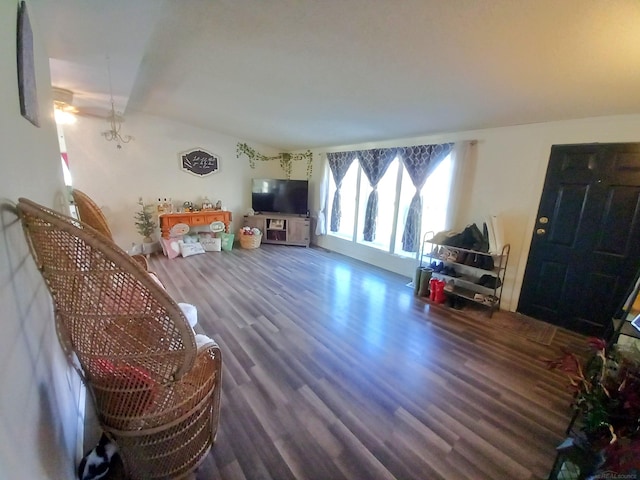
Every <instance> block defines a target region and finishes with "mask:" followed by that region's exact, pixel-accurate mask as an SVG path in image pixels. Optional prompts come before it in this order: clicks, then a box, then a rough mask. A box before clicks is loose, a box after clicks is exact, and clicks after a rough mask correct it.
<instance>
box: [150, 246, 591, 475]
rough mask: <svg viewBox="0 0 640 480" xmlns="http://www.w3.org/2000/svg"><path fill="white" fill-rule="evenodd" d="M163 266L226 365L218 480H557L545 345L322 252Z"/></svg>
mask: <svg viewBox="0 0 640 480" xmlns="http://www.w3.org/2000/svg"><path fill="white" fill-rule="evenodd" d="M150 264H151V267H152V269H153V270H155V271H156V272H157V274H158V275H159V277H160V278H161V279H162V281H163V282H164V284H165V285H166V287H167V290H168V291H169V292H170V293H171V294H172V296H173V297H174V298H175V299H176V300H177V301H184V302H189V303H192V304H194V305H196V306H197V307H198V315H199V328H200V329H201V330H202V331H203V332H204V333H206V334H207V335H209V336H210V337H212V338H213V339H215V341H216V342H218V344H219V345H220V347H221V349H222V352H223V369H224V372H223V377H222V378H223V385H222V410H221V418H220V428H219V434H218V438H217V442H216V444H215V446H214V448H213V450H212V452H211V453H210V454H209V456H208V457H207V459H206V460H205V461H204V463H203V464H202V466H201V467H200V468H199V469H198V471H197V473H196V477H197V479H198V480H214V479H227V480H230V479H278V480H285V479H294V478H295V479H332V480H333V479H336V480H338V479H358V480H360V479H362V480H368V479H375V480H377V479H394V478H395V479H416V480H425V479H434V480H437V479H451V480H461V479H465V478H466V479H473V480H480V479H538V478H546V477H547V475H548V473H549V471H550V469H551V466H552V464H553V461H554V456H555V451H554V449H555V446H556V445H557V444H558V443H559V442H560V441H561V440H562V438H563V433H564V430H565V428H566V425H567V422H568V419H569V414H570V410H569V403H570V394H569V392H568V390H567V382H566V379H565V377H564V376H563V375H562V374H560V373H557V372H553V371H549V370H548V369H547V368H546V366H545V363H544V360H545V359H549V358H555V357H557V356H559V354H560V353H561V349H562V348H563V347H567V348H569V349H578V350H579V349H581V348H582V345H583V337H581V336H579V335H577V334H573V333H571V332H567V331H564V330H558V332H557V333H556V335H555V337H554V339H553V342H552V343H551V345H549V346H547V345H542V344H540V343H536V342H534V341H531V340H530V339H527V338H525V337H523V336H518V335H515V334H513V333H512V332H506V331H504V330H501V329H500V328H497V326H496V325H495V322H494V319H490V318H480V319H478V318H477V316H476V317H475V318H471V317H467V316H465V315H464V314H461V313H459V312H457V311H454V310H450V309H447V308H446V307H441V306H430V305H429V304H427V303H425V302H424V301H422V300H420V299H417V298H415V297H414V296H413V290H412V289H411V288H409V287H407V286H406V284H407V282H408V281H409V280H410V279H408V278H405V277H401V276H399V275H395V274H392V273H389V272H386V271H383V270H380V269H377V268H375V267H371V266H368V265H366V264H364V263H360V262H357V261H354V260H351V259H348V258H347V257H344V256H341V255H338V254H334V253H329V252H325V251H323V250H319V249H313V248H310V249H307V248H300V247H287V246H277V245H262V246H261V247H260V248H259V249H255V250H242V249H239V248H238V249H235V248H234V249H233V250H232V251H229V252H220V253H217V252H210V253H207V254H205V255H196V256H192V257H189V258H186V259H184V258H177V259H174V260H168V259H166V258H165V257H162V256H156V257H152V258H151V260H150Z"/></svg>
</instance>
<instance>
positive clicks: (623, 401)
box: [549, 338, 640, 474]
mask: <svg viewBox="0 0 640 480" xmlns="http://www.w3.org/2000/svg"><path fill="white" fill-rule="evenodd" d="M587 344H588V346H589V352H590V355H588V357H587V358H586V361H585V362H584V363H583V361H582V360H581V359H580V358H579V357H578V356H577V355H575V354H574V353H569V352H567V353H565V355H564V356H563V357H562V358H560V359H558V360H554V361H551V362H549V367H550V368H555V369H559V370H562V371H564V372H565V373H566V374H567V375H568V377H569V381H570V384H571V388H572V390H573V391H574V400H573V404H572V406H573V408H574V409H575V411H576V413H577V414H578V415H577V419H578V425H580V429H581V433H582V435H583V436H584V438H583V439H582V440H583V442H584V443H585V444H586V445H587V448H588V449H589V450H591V452H592V453H593V455H594V457H596V456H599V457H601V463H602V464H601V465H600V466H599V467H598V468H599V469H600V470H601V471H607V472H615V473H620V474H622V473H638V472H640V350H638V348H633V347H628V348H622V347H620V346H619V345H616V346H614V347H611V348H609V351H607V343H606V342H605V341H604V340H602V339H599V338H589V339H588V340H587Z"/></svg>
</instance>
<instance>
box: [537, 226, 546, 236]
mask: <svg viewBox="0 0 640 480" xmlns="http://www.w3.org/2000/svg"><path fill="white" fill-rule="evenodd" d="M545 233H547V231H546V230H545V229H544V228H538V229H537V230H536V235H544V234H545Z"/></svg>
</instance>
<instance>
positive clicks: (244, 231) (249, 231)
mask: <svg viewBox="0 0 640 480" xmlns="http://www.w3.org/2000/svg"><path fill="white" fill-rule="evenodd" d="M240 234H241V235H262V232H261V231H260V229H258V228H251V227H242V229H240Z"/></svg>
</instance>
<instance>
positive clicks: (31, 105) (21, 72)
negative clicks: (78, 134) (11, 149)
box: [17, 1, 40, 127]
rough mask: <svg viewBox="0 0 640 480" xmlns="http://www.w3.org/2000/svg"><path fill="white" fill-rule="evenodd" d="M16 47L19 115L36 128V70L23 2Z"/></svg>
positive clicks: (37, 123) (25, 6)
mask: <svg viewBox="0 0 640 480" xmlns="http://www.w3.org/2000/svg"><path fill="white" fill-rule="evenodd" d="M17 46H18V94H19V96H20V113H21V114H22V116H23V117H24V118H26V119H27V120H29V121H30V122H31V123H33V124H34V125H35V126H36V127H39V126H40V120H39V119H38V91H37V89H36V69H35V64H34V62H33V32H32V30H31V22H29V15H28V14H27V4H26V3H25V2H24V1H22V2H20V6H19V7H18V38H17Z"/></svg>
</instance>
